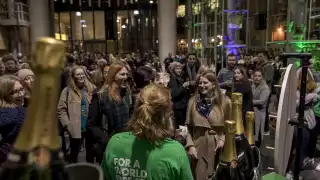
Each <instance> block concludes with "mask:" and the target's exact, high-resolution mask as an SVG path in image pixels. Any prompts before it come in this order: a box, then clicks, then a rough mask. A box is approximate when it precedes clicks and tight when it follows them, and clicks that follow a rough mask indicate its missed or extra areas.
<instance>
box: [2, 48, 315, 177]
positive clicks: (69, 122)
mask: <svg viewBox="0 0 320 180" xmlns="http://www.w3.org/2000/svg"><path fill="white" fill-rule="evenodd" d="M241 57H242V59H241V60H237V57H236V56H235V55H234V54H228V55H227V57H226V64H227V65H226V67H225V68H223V69H220V70H218V69H216V68H215V67H214V66H212V65H211V66H206V65H202V64H201V62H200V61H199V60H198V58H197V56H196V54H188V55H185V56H183V57H178V58H175V57H173V56H172V55H171V54H169V55H168V57H167V58H166V59H165V60H164V68H163V69H164V70H165V71H162V66H161V63H160V60H159V58H158V57H157V56H156V54H155V53H151V54H150V55H149V54H146V55H144V56H142V57H138V56H137V55H135V54H121V55H117V56H116V57H115V56H113V55H108V56H105V55H104V54H102V53H86V54H85V53H81V54H79V53H77V52H75V53H69V54H67V55H66V64H65V69H64V71H63V72H62V73H61V87H57V88H60V89H61V95H60V99H59V103H58V105H57V117H58V121H59V130H60V136H61V146H62V150H63V151H64V153H65V158H66V161H67V162H68V163H76V162H78V157H79V153H80V152H81V151H83V150H85V153H86V161H87V162H91V163H98V164H101V167H102V168H103V171H104V174H105V177H106V179H108V180H112V179H117V180H118V179H125V177H127V178H128V177H131V178H132V179H134V178H137V179H181V180H182V179H183V180H187V179H197V180H203V179H206V178H207V176H208V175H210V174H212V172H213V171H214V170H215V168H216V166H217V162H218V159H219V155H218V153H216V152H217V150H218V149H221V148H223V145H224V140H225V139H224V138H225V137H224V122H225V121H226V120H230V119H232V117H231V114H232V113H231V102H230V96H231V94H232V93H233V92H239V93H241V94H242V95H243V105H242V114H243V125H244V127H246V117H245V114H246V112H247V111H254V112H255V140H256V146H257V147H259V146H260V145H261V142H262V140H263V137H264V135H267V134H268V133H269V124H268V122H269V118H268V113H269V111H268V109H270V108H269V105H270V99H271V97H272V96H273V95H274V96H276V95H275V94H276V90H275V88H274V85H275V84H276V83H278V82H279V81H281V73H280V67H282V66H283V65H282V63H281V62H280V61H279V58H278V57H273V58H270V57H268V55H267V54H266V53H265V52H260V53H257V54H246V55H243V56H241ZM216 72H217V73H216ZM216 74H217V75H216ZM316 77H317V76H316V75H315V72H314V71H313V68H312V67H311V66H310V71H309V76H308V82H307V95H306V105H305V111H306V117H307V116H308V117H307V118H306V119H307V124H308V128H307V129H305V132H304V139H305V141H303V145H302V148H303V151H301V153H302V156H301V166H303V165H307V164H312V163H314V162H313V161H314V153H315V149H316V146H315V145H316V141H317V136H318V132H319V131H320V130H319V127H320V123H319V122H320V121H319V120H320V113H319V112H320V108H319V107H320V104H318V94H317V79H316ZM35 78H36V77H35V75H34V73H33V72H32V69H31V68H30V66H29V65H28V60H27V58H26V57H20V58H14V57H13V56H11V55H8V56H4V57H3V58H2V59H1V61H0V87H1V88H0V134H1V137H2V138H1V140H0V164H2V163H3V162H5V160H6V155H7V154H8V152H10V150H11V148H12V145H13V143H14V140H15V138H16V136H17V134H18V133H19V130H20V127H21V124H22V123H23V120H24V115H25V109H26V108H27V107H28V100H29V99H30V97H32V96H31V95H32V84H33V82H34V79H35ZM300 79H301V73H300V71H299V72H298V75H297V81H298V87H297V99H298V97H299V90H300V83H299V82H300ZM319 80H320V79H319ZM318 89H319V88H318ZM318 91H319V90H318ZM298 105H299V102H298V101H297V106H298ZM318 126H319V127H318ZM183 127H186V128H187V129H188V131H187V132H186V133H183V132H185V131H183V132H182V129H183ZM66 136H68V137H69V143H66V142H67V141H66ZM185 152H186V153H185ZM292 167H293V166H292ZM292 171H294V169H293V168H290V171H289V175H290V174H291V172H292Z"/></svg>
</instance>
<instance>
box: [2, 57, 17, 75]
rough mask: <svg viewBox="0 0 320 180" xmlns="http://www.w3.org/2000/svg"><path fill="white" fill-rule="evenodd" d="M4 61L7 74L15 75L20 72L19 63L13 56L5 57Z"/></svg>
mask: <svg viewBox="0 0 320 180" xmlns="http://www.w3.org/2000/svg"><path fill="white" fill-rule="evenodd" d="M2 61H3V63H4V66H5V70H6V71H5V74H11V75H13V74H15V73H16V72H17V71H18V62H17V60H16V59H15V58H14V57H13V56H12V55H8V56H5V57H3V59H2Z"/></svg>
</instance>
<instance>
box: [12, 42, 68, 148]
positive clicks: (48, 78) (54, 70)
mask: <svg viewBox="0 0 320 180" xmlns="http://www.w3.org/2000/svg"><path fill="white" fill-rule="evenodd" d="M64 57H65V44H64V43H63V42H62V41H58V40H56V39H54V38H50V37H44V38H40V39H39V40H38V41H37V43H36V51H35V53H34V54H33V56H32V59H31V61H30V66H31V68H32V70H33V72H34V74H35V76H36V79H35V82H34V84H33V87H32V96H31V99H30V103H29V106H28V109H27V114H26V118H25V121H24V123H23V126H22V128H21V131H20V133H19V135H18V138H17V140H16V142H15V144H14V149H15V150H18V151H22V152H33V151H34V150H35V149H39V148H45V149H47V150H58V149H59V148H60V139H59V133H58V120H57V113H56V112H57V104H58V100H59V93H60V88H59V87H60V74H61V72H62V70H63V67H64Z"/></svg>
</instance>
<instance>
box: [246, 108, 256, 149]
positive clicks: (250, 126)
mask: <svg viewBox="0 0 320 180" xmlns="http://www.w3.org/2000/svg"><path fill="white" fill-rule="evenodd" d="M246 120H247V127H246V136H247V139H248V142H249V144H250V145H251V146H254V143H255V140H254V112H252V111H248V112H247V113H246Z"/></svg>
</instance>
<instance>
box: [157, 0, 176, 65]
mask: <svg viewBox="0 0 320 180" xmlns="http://www.w3.org/2000/svg"><path fill="white" fill-rule="evenodd" d="M176 17H177V4H176V1H175V0H161V1H159V3H158V18H159V22H158V24H159V25H158V38H159V58H160V62H161V63H162V64H163V61H164V59H165V58H166V57H167V56H168V54H169V53H172V55H175V54H176V49H177V42H176V39H177V18H176Z"/></svg>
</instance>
